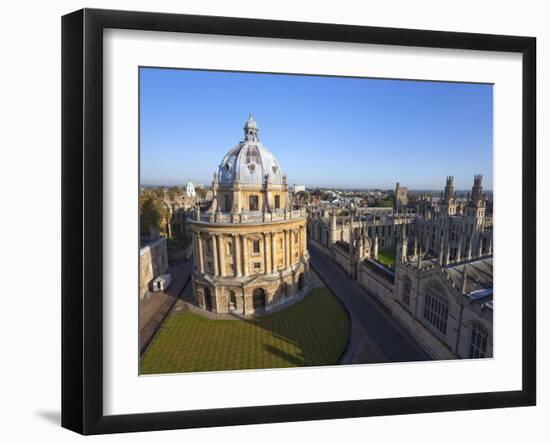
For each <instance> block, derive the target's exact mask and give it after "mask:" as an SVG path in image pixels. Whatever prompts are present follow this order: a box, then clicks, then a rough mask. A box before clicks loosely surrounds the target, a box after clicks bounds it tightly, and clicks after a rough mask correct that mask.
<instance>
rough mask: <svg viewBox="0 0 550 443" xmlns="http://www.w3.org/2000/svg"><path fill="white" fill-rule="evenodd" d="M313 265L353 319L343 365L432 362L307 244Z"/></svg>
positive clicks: (381, 308) (361, 290)
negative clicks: (347, 350)
mask: <svg viewBox="0 0 550 443" xmlns="http://www.w3.org/2000/svg"><path fill="white" fill-rule="evenodd" d="M308 250H309V253H310V257H311V258H310V260H311V261H310V263H311V266H312V267H313V268H314V269H315V270H316V271H317V273H318V274H319V275H320V276H321V278H322V279H323V281H324V282H325V283H326V284H327V286H328V287H329V288H330V289H332V291H333V292H334V294H335V295H336V296H337V297H338V298H339V299H340V301H341V302H342V303H343V304H344V305H345V307H346V308H347V310H348V312H349V313H350V315H351V316H352V331H351V337H350V348H352V349H350V350H349V352H348V353H347V354H348V356H346V358H345V359H344V361H342V363H343V364H353V363H381V362H406V361H423V360H430V359H431V358H430V356H429V355H428V354H427V353H426V352H425V351H424V350H423V349H422V348H421V347H420V345H418V344H417V343H416V341H415V340H414V339H413V338H412V337H411V335H410V334H409V333H408V332H407V331H406V330H405V329H404V328H403V327H402V326H401V325H400V324H399V323H398V321H397V320H396V319H395V318H394V317H393V316H392V315H391V313H390V312H389V311H388V310H387V308H386V307H384V306H383V305H382V304H381V303H380V302H379V301H378V300H376V299H375V298H374V297H373V296H372V295H370V294H368V293H367V291H366V290H365V289H364V288H363V287H361V286H359V285H358V284H357V282H355V281H354V280H351V279H350V278H348V276H347V275H346V274H345V272H344V271H343V270H342V269H341V268H340V267H338V265H337V264H336V263H334V262H332V261H331V260H330V259H329V258H328V257H326V255H325V254H324V253H323V252H321V251H320V250H319V249H318V248H317V247H316V246H315V245H314V244H313V243H312V242H308Z"/></svg>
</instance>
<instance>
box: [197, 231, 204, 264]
mask: <svg viewBox="0 0 550 443" xmlns="http://www.w3.org/2000/svg"><path fill="white" fill-rule="evenodd" d="M197 241H198V245H197V246H198V250H199V271H200V272H204V255H203V250H202V237H201V233H200V232H197Z"/></svg>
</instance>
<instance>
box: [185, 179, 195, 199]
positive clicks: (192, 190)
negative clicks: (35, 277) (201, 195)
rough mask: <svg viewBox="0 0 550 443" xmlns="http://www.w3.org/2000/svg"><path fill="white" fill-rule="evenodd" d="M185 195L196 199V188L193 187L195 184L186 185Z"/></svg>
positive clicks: (188, 183)
mask: <svg viewBox="0 0 550 443" xmlns="http://www.w3.org/2000/svg"><path fill="white" fill-rule="evenodd" d="M185 195H186V196H187V197H189V198H192V199H194V198H195V197H196V194H195V186H194V185H193V183H191V182H187V185H185Z"/></svg>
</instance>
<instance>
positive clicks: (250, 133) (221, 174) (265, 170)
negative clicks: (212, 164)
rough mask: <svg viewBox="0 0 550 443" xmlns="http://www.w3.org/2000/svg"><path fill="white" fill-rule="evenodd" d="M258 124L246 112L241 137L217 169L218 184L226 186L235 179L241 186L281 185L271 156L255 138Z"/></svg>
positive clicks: (282, 180)
mask: <svg viewBox="0 0 550 443" xmlns="http://www.w3.org/2000/svg"><path fill="white" fill-rule="evenodd" d="M258 131H259V130H258V125H257V124H256V121H255V120H254V118H253V117H252V115H250V116H249V117H248V120H247V121H246V123H245V125H244V140H243V141H241V142H240V143H239V144H238V145H237V146H235V147H234V148H233V149H231V150H230V151H229V152H228V153H227V154H226V155H225V157H224V158H223V160H222V161H221V163H220V166H219V169H218V179H219V183H220V185H222V186H223V185H226V186H228V185H229V186H230V185H232V184H233V183H234V182H235V181H238V182H239V183H241V184H244V185H257V186H262V185H263V183H264V182H265V181H266V179H267V180H268V182H269V183H271V184H275V185H282V184H284V183H285V181H286V177H285V176H284V174H283V171H281V167H280V166H279V162H278V161H277V159H276V158H275V156H274V155H273V154H272V153H271V152H270V151H269V150H268V149H267V148H266V147H265V146H264V145H263V144H262V143H260V140H259V138H258Z"/></svg>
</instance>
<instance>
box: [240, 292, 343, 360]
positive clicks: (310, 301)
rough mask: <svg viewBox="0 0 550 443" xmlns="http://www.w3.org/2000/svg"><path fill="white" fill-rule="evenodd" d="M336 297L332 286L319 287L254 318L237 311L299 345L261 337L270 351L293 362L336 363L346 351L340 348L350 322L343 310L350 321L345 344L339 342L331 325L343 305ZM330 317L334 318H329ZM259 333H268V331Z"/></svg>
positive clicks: (271, 333) (287, 340)
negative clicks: (283, 343) (297, 300)
mask: <svg viewBox="0 0 550 443" xmlns="http://www.w3.org/2000/svg"><path fill="white" fill-rule="evenodd" d="M323 291H327V292H326V293H323ZM333 297H334V295H333V294H332V293H331V292H330V290H329V289H327V288H316V289H312V290H311V291H310V292H309V293H308V294H307V295H306V296H305V297H304V298H303V299H302V300H300V301H299V302H298V303H296V304H294V305H292V306H289V307H287V308H286V309H284V310H281V311H278V312H276V313H273V314H268V313H262V314H261V315H259V316H257V317H253V318H243V317H241V316H237V315H235V317H238V319H239V320H241V321H244V322H246V323H247V324H249V325H251V326H253V327H255V328H259V329H262V330H263V331H267V332H268V333H269V336H270V337H274V338H276V339H278V340H282V341H284V342H285V343H287V344H290V345H291V346H292V348H294V349H295V352H294V353H291V352H288V350H286V349H284V348H281V347H276V346H274V345H273V344H272V343H270V342H268V341H267V340H265V339H264V338H262V339H261V340H262V342H263V343H262V346H263V348H264V349H265V350H266V351H267V352H268V353H270V354H271V355H273V356H275V357H277V358H278V359H280V360H283V361H285V362H287V363H289V364H290V365H291V366H300V367H303V366H319V365H332V364H335V363H337V361H338V359H339V357H340V355H341V353H342V352H343V349H340V348H342V347H343V346H344V347H345V343H346V342H347V334H349V324H347V316H346V314H345V313H344V312H342V313H341V314H342V315H341V319H342V320H343V321H345V322H346V327H347V331H346V333H345V334H344V335H346V337H345V340H342V343H341V346H340V343H339V342H338V337H337V332H338V331H333V330H331V329H330V325H333V326H334V324H337V323H338V321H337V320H335V317H336V316H338V313H339V312H338V310H339V309H342V308H341V307H340V305H339V304H338V302H337V301H336V299H334V300H333V299H332V298H333ZM333 302H334V303H333ZM327 319H328V320H330V321H328V322H327ZM327 323H328V324H327ZM327 328H329V329H327ZM333 333H334V336H333ZM259 336H261V337H264V334H261V335H259Z"/></svg>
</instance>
